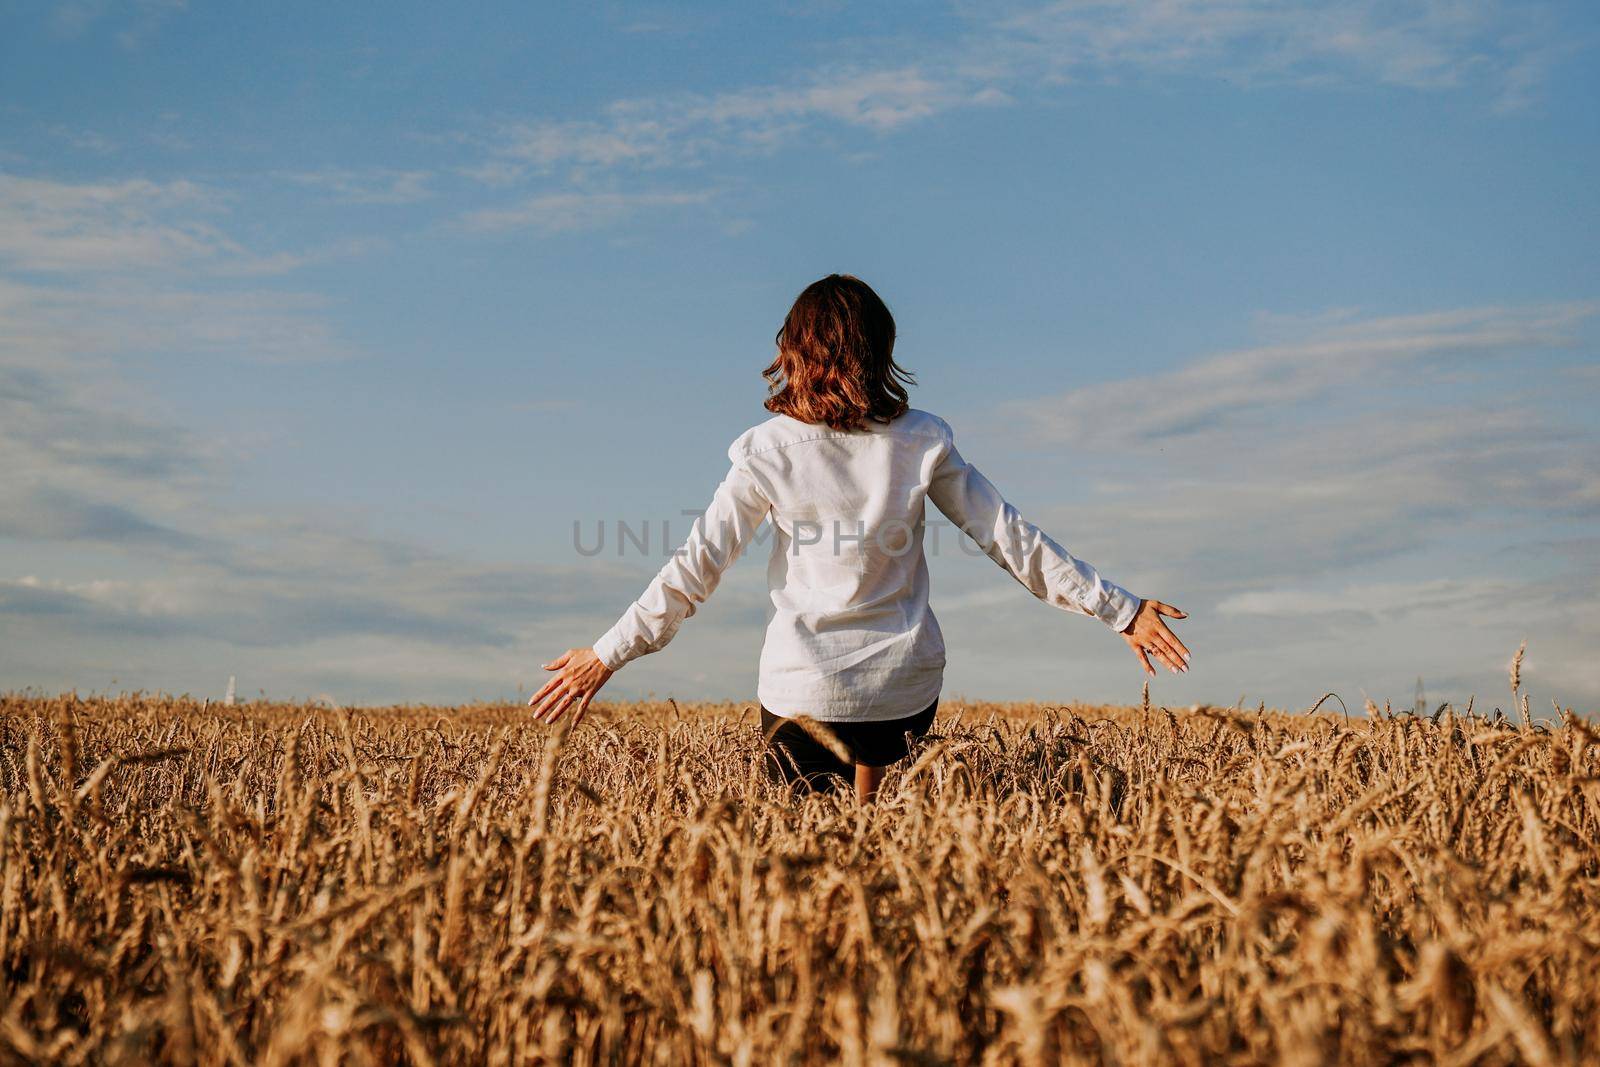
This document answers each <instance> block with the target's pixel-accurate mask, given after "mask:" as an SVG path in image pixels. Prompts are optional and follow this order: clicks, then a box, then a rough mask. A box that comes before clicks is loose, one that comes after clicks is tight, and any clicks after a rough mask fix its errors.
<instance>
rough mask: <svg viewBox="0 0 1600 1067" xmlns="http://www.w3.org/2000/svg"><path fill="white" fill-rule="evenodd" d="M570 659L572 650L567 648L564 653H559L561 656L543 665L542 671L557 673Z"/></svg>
mask: <svg viewBox="0 0 1600 1067" xmlns="http://www.w3.org/2000/svg"><path fill="white" fill-rule="evenodd" d="M571 658H572V649H570V648H569V649H567V650H566V651H565V652H563V653H561V655H559V656H557V657H556V658H555V659H553V660H551V661H550V662H549V663H546V664H545V665H544V669H545V670H547V671H558V670H560V669H561V668H562V667H564V666H566V664H567V660H569V659H571Z"/></svg>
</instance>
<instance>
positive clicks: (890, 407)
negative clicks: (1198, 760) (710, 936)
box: [528, 274, 1189, 801]
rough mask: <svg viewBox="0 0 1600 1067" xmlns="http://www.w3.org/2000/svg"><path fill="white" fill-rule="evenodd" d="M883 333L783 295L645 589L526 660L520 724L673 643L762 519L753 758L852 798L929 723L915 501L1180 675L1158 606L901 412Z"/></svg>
mask: <svg viewBox="0 0 1600 1067" xmlns="http://www.w3.org/2000/svg"><path fill="white" fill-rule="evenodd" d="M894 338H895V327H894V318H893V317H892V316H891V315H890V314H889V309H888V308H887V307H885V306H884V304H883V301H882V300H880V299H878V295H877V294H876V293H874V292H873V291H872V290H871V289H870V288H869V287H868V286H867V284H866V283H865V282H862V281H861V280H860V279H857V278H853V277H850V276H849V275H840V274H831V275H829V276H828V277H826V278H823V279H822V280H821V281H819V282H816V283H814V284H812V285H811V286H809V287H807V289H806V290H805V292H803V293H801V294H800V297H799V299H798V300H796V301H795V303H794V307H792V308H791V309H790V310H789V314H788V316H787V317H786V318H785V319H784V321H783V328H782V329H780V330H779V331H778V337H777V340H778V355H777V358H776V359H774V360H773V361H772V365H771V366H769V367H768V368H767V369H766V370H765V371H764V372H763V374H764V376H765V377H766V379H767V381H768V383H769V385H770V387H771V390H770V392H771V395H770V396H769V397H768V398H767V402H766V407H767V410H769V411H771V412H773V413H774V416H773V418H771V419H768V420H767V421H766V422H764V423H762V424H761V425H759V426H756V427H754V428H753V429H750V430H747V431H746V432H745V433H744V434H742V435H741V436H740V437H739V439H738V440H737V441H735V442H734V443H733V445H732V446H731V447H730V448H729V449H728V458H729V459H730V460H731V461H732V468H731V469H730V470H729V472H728V476H727V477H726V478H725V479H724V480H723V482H722V484H721V485H720V486H718V487H717V491H716V495H715V496H714V497H713V498H712V501H711V506H710V507H709V508H708V509H707V510H706V513H705V515H704V516H703V517H702V518H701V519H700V520H699V521H697V522H696V524H695V526H694V529H693V531H692V532H691V533H690V535H689V539H688V541H687V542H685V544H684V546H683V548H682V549H681V550H680V551H679V552H678V554H677V555H675V556H674V557H673V558H672V560H671V561H669V562H668V563H667V565H666V566H664V567H662V568H661V571H660V573H659V574H657V575H656V577H655V579H654V580H653V581H652V582H651V583H650V585H649V587H648V588H647V589H646V590H645V592H644V595H643V596H641V597H640V598H639V600H638V601H637V602H636V603H634V604H633V606H632V607H630V608H628V610H627V611H625V612H624V613H623V615H622V618H620V619H618V620H617V623H616V625H615V626H613V627H611V629H610V630H608V631H606V633H605V634H603V635H602V636H601V637H600V639H599V640H598V641H596V642H595V644H594V647H593V648H575V649H569V650H568V651H567V652H566V653H565V654H564V655H562V656H560V657H559V658H557V659H556V660H555V661H554V662H552V663H548V664H545V669H546V670H548V671H553V672H554V676H553V677H552V678H551V679H550V680H549V681H548V682H547V683H546V684H545V685H544V686H543V687H542V688H541V689H540V690H539V691H538V692H537V693H535V694H534V695H533V697H532V698H531V699H530V700H529V701H528V703H529V705H531V706H532V707H534V708H535V709H536V710H535V713H534V717H535V718H536V719H539V720H541V721H544V722H555V721H557V720H558V719H560V718H561V716H562V714H563V713H564V712H565V711H566V710H567V709H568V708H575V709H576V710H575V712H574V715H575V717H576V718H577V719H580V720H581V718H582V717H583V714H584V712H585V711H586V710H587V709H588V707H589V703H590V701H592V700H593V699H594V697H595V694H596V693H598V692H599V691H600V688H601V687H602V686H603V685H605V684H606V682H607V680H609V679H610V677H611V675H612V674H613V673H615V672H616V671H618V670H620V669H621V668H622V667H623V665H624V664H626V663H628V662H629V661H630V660H633V659H636V658H638V657H639V656H643V655H645V654H647V653H650V652H656V651H659V650H660V649H661V648H663V647H664V646H665V645H666V643H667V642H668V641H670V640H672V637H673V634H675V633H676V632H677V630H678V626H679V624H681V623H682V622H683V620H684V619H686V618H688V617H689V616H690V615H692V614H694V612H695V608H696V607H697V606H698V605H700V604H702V603H704V602H705V600H706V598H707V597H709V596H710V595H711V593H712V591H713V590H715V589H716V587H717V581H718V579H719V578H720V577H721V575H722V572H723V571H724V570H726V569H727V567H728V566H729V565H730V564H731V563H732V562H733V561H734V560H735V559H736V558H738V556H739V552H740V551H741V550H742V549H743V547H744V546H745V545H746V544H747V543H748V542H749V540H750V538H751V536H752V535H753V534H754V532H755V530H756V527H757V526H759V525H760V524H761V522H762V520H763V519H768V518H770V519H771V520H772V526H773V539H772V556H771V560H770V561H769V563H768V565H767V582H768V587H769V590H770V594H771V600H772V609H773V610H772V618H771V621H770V622H769V623H768V624H767V633H766V643H765V645H764V646H763V648H762V651H761V672H760V682H759V685H758V687H757V691H756V692H757V697H758V699H759V700H760V703H761V721H762V727H763V731H764V733H765V735H766V738H767V745H768V749H767V766H768V769H769V771H770V772H771V773H773V774H774V775H776V776H778V777H780V778H781V779H783V780H784V781H788V782H791V783H793V784H796V785H799V786H800V787H802V788H807V789H809V788H817V787H822V788H827V787H830V786H831V784H832V783H833V782H834V781H836V776H837V777H849V776H850V775H851V774H852V773H853V776H854V779H855V785H856V793H857V795H858V796H859V797H860V798H861V800H862V801H867V800H870V799H871V798H872V796H873V794H874V793H875V792H876V791H877V788H878V784H879V782H881V781H882V779H883V774H884V771H885V770H886V769H887V767H888V766H889V765H890V764H892V763H894V762H896V761H897V760H899V759H902V758H904V757H905V756H906V754H907V752H908V744H909V740H910V739H911V738H914V737H921V736H922V735H923V734H925V733H927V731H928V728H929V726H930V725H931V724H932V723H933V713H934V709H935V708H936V707H937V706H938V698H939V688H940V684H941V682H942V680H943V675H944V662H945V656H944V640H943V638H941V636H940V634H939V624H938V622H937V621H935V619H934V617H933V612H932V611H930V610H929V608H928V565H927V561H926V559H925V558H924V556H923V552H922V541H923V513H924V504H925V502H926V501H928V500H931V501H933V503H934V505H935V506H937V507H938V509H939V510H940V511H942V512H943V513H944V514H945V516H946V517H948V518H949V519H951V520H952V521H953V522H954V523H955V524H956V525H957V526H958V527H960V528H961V529H962V530H963V531H965V532H966V533H967V534H968V535H969V536H970V537H972V539H973V540H974V541H976V542H977V543H978V544H979V545H980V546H981V547H982V548H983V550H984V551H985V552H986V553H987V554H988V555H989V557H990V558H991V559H993V560H994V561H995V562H996V563H998V564H999V565H1000V566H1001V567H1004V568H1005V569H1006V570H1007V571H1009V572H1010V573H1011V575H1012V577H1014V578H1016V579H1017V581H1019V582H1021V583H1022V584H1023V585H1024V586H1026V587H1027V589H1028V591H1029V592H1031V593H1033V595H1034V596H1036V597H1038V598H1040V599H1041V600H1044V601H1046V602H1047V603H1050V604H1053V605H1055V606H1056V607H1058V608H1062V609H1063V610H1066V611H1072V612H1078V613H1081V614H1085V615H1093V616H1095V617H1096V618H1098V619H1099V620H1100V621H1102V622H1104V623H1106V624H1107V625H1108V626H1110V627H1112V628H1113V629H1115V630H1117V631H1118V632H1119V633H1121V634H1122V636H1123V638H1124V639H1125V640H1126V641H1127V642H1128V644H1129V645H1130V646H1131V647H1132V648H1133V651H1134V654H1135V655H1136V656H1137V657H1138V658H1139V661H1140V662H1141V663H1142V664H1143V665H1144V669H1145V671H1146V673H1150V674H1154V673H1155V671H1154V668H1153V667H1152V666H1151V665H1150V658H1149V657H1151V656H1154V657H1155V658H1156V659H1157V660H1158V661H1159V662H1161V663H1163V664H1165V665H1166V667H1167V668H1168V669H1169V670H1172V671H1174V672H1179V671H1184V670H1187V668H1188V662H1189V650H1188V649H1187V648H1185V647H1184V644H1183V642H1182V641H1180V640H1178V638H1177V636H1176V635H1175V634H1173V632H1172V631H1171V630H1170V629H1168V627H1167V624H1166V623H1165V622H1164V621H1163V620H1162V618H1161V616H1163V615H1166V616H1171V617H1173V618H1179V619H1181V618H1185V617H1186V616H1185V615H1184V613H1183V612H1181V611H1178V610H1177V609H1176V608H1173V607H1170V606H1168V605H1166V604H1162V603H1160V602H1159V601H1154V600H1140V599H1139V598H1138V597H1135V596H1132V595H1131V594H1129V593H1128V592H1127V591H1126V590H1124V589H1121V588H1119V587H1118V586H1116V585H1113V584H1112V583H1110V582H1108V581H1105V580H1104V579H1102V578H1101V577H1100V576H1099V575H1098V574H1096V573H1095V571H1094V568H1092V567H1090V566H1089V565H1088V564H1087V563H1084V562H1082V561H1081V560H1077V559H1074V558H1073V557H1072V556H1071V555H1069V554H1068V553H1067V551H1066V550H1065V549H1064V548H1062V547H1061V546H1060V545H1058V544H1056V543H1055V542H1054V541H1052V540H1051V539H1050V538H1049V537H1047V536H1045V534H1044V533H1043V532H1042V531H1040V530H1039V529H1038V527H1036V526H1034V525H1032V524H1031V523H1029V522H1027V521H1026V520H1025V519H1023V518H1022V516H1021V515H1019V514H1017V510H1016V509H1015V508H1013V507H1012V506H1011V505H1010V504H1008V503H1006V501H1005V499H1004V498H1003V497H1001V495H1000V493H999V491H998V490H996V489H995V487H994V486H993V485H992V484H991V483H990V482H989V480H988V479H987V478H985V477H984V476H983V475H982V474H979V473H978V471H977V470H976V469H975V468H974V467H973V466H972V465H971V464H969V463H967V462H966V460H964V459H962V458H961V454H960V453H959V452H957V451H956V447H955V442H954V439H953V437H952V434H951V430H950V427H949V425H947V424H946V423H945V422H944V420H942V419H940V418H938V417H936V416H933V415H930V414H928V413H927V412H924V411H917V410H915V409H913V408H911V407H910V406H909V404H908V403H907V401H908V397H907V395H906V388H905V387H906V385H908V384H914V380H913V379H912V377H911V375H910V374H908V373H907V372H906V371H905V370H904V369H903V368H902V367H900V366H899V365H898V364H896V363H895V361H894V358H893V353H894ZM797 717H804V718H809V719H811V720H815V721H816V722H820V723H823V724H825V726H826V730H817V729H816V728H815V727H814V726H812V727H811V728H810V729H808V728H807V727H808V726H810V724H809V723H806V722H804V721H803V718H802V720H801V721H796V720H797ZM817 734H821V735H822V737H821V739H819V738H818V737H817V736H815V735H817ZM830 734H831V737H830V736H829V735H830ZM835 739H836V740H835ZM830 741H832V742H833V743H829V742H830ZM840 743H842V745H843V749H842V750H841V749H840V748H839V744H840ZM839 751H844V752H846V753H848V755H849V759H848V760H845V759H842V758H841V757H840V756H839V755H838V754H837V753H838V752H839Z"/></svg>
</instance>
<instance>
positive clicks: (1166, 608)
mask: <svg viewBox="0 0 1600 1067" xmlns="http://www.w3.org/2000/svg"><path fill="white" fill-rule="evenodd" d="M1154 603H1155V606H1156V614H1157V615H1169V616H1171V617H1172V618H1174V619H1187V618H1188V617H1189V613H1188V612H1187V611H1179V610H1178V609H1177V608H1175V607H1173V606H1172V605H1171V604H1163V603H1162V602H1161V601H1159V600H1157V601H1155V602H1154Z"/></svg>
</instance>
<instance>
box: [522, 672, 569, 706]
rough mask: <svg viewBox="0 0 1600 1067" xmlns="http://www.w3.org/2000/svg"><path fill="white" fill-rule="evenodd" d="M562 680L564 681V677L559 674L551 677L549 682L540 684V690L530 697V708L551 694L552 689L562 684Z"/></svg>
mask: <svg viewBox="0 0 1600 1067" xmlns="http://www.w3.org/2000/svg"><path fill="white" fill-rule="evenodd" d="M561 682H562V678H561V676H560V675H559V674H558V675H556V676H555V677H554V678H552V679H550V680H549V681H548V682H546V683H544V685H542V686H540V687H539V691H538V692H537V693H535V694H533V696H531V697H529V698H528V707H530V708H531V707H533V706H534V705H536V704H538V703H539V701H541V700H543V699H544V698H545V697H547V696H549V695H550V690H552V689H554V688H555V687H556V686H558V685H560V684H561Z"/></svg>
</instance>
